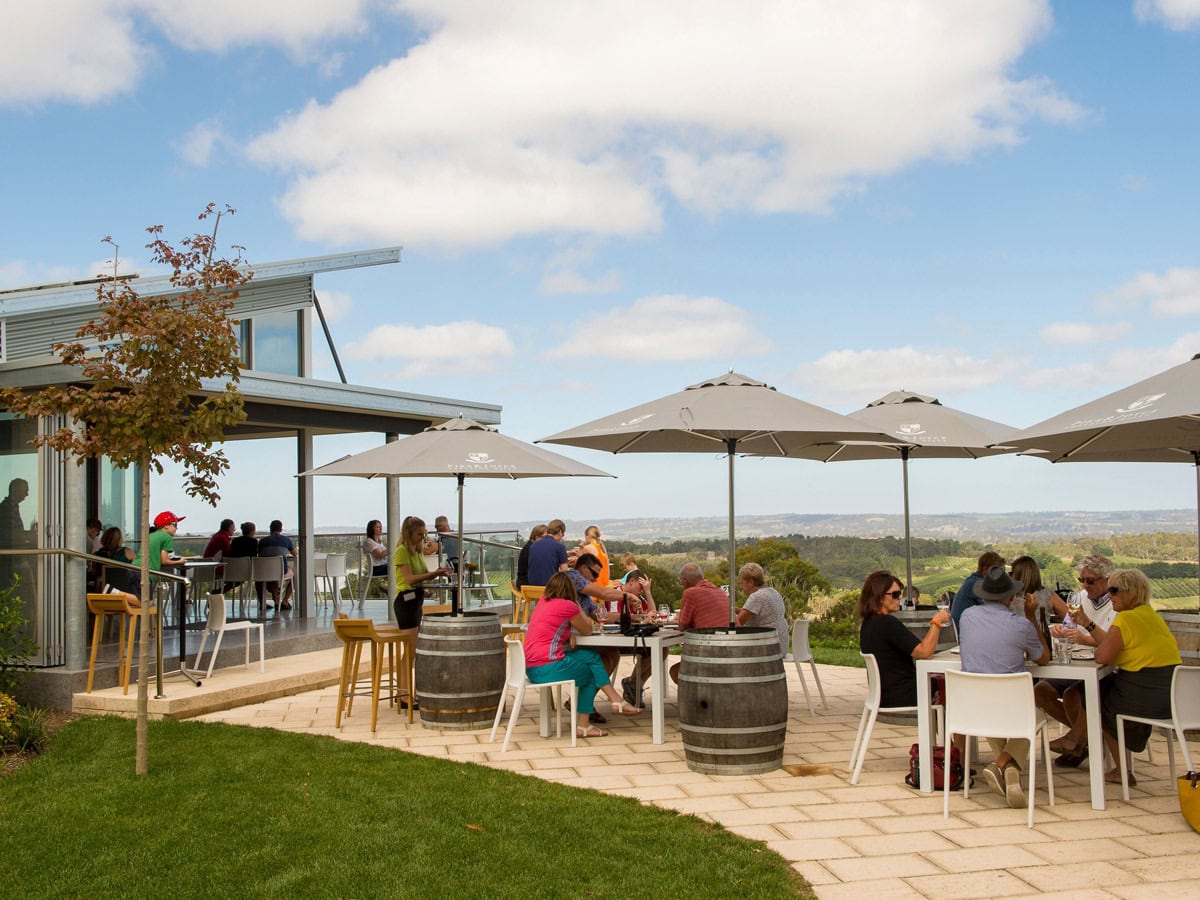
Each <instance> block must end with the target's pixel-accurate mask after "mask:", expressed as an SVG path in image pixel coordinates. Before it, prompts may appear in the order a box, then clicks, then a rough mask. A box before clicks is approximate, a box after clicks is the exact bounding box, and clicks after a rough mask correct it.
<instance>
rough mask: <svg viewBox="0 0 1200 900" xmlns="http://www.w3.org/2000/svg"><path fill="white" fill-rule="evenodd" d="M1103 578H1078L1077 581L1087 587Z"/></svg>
mask: <svg viewBox="0 0 1200 900" xmlns="http://www.w3.org/2000/svg"><path fill="white" fill-rule="evenodd" d="M1103 580H1104V579H1103V578H1080V579H1079V583H1080V584H1086V585H1087V586H1088V587H1091V586H1092V585H1093V584H1096V583H1098V582H1101V581H1103Z"/></svg>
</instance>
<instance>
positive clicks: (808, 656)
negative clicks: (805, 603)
mask: <svg viewBox="0 0 1200 900" xmlns="http://www.w3.org/2000/svg"><path fill="white" fill-rule="evenodd" d="M811 621H812V620H811V619H809V618H807V617H806V616H800V617H799V618H798V619H796V621H795V622H793V623H792V662H794V663H795V664H796V674H797V675H799V676H800V687H802V688H804V699H805V700H806V701H807V702H808V714H809V715H810V716H815V715H816V714H817V710H816V709H815V708H814V707H813V702H812V695H811V694H810V693H809V692H808V682H806V681H805V680H804V667H803V666H802V665H801V663H808V664H809V666H810V667H811V668H812V676H813V679H814V680H815V681H816V682H817V690H818V691H820V692H821V706H823V707H824V708H825V709H828V708H829V704H828V703H827V702H826V701H825V688H824V686H823V685H822V684H821V676H820V674H819V673H818V672H817V661H816V660H815V659H813V654H812V647H810V646H809V645H808V623H809V622H811Z"/></svg>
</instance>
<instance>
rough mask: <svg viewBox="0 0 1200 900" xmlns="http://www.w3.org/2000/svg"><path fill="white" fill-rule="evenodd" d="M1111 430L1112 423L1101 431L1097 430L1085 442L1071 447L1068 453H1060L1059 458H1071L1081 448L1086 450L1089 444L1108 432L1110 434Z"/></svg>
mask: <svg viewBox="0 0 1200 900" xmlns="http://www.w3.org/2000/svg"><path fill="white" fill-rule="evenodd" d="M1110 431H1112V426H1111V425H1109V426H1108V427H1107V428H1102V429H1100V431H1097V432H1096V433H1095V434H1093V435H1092V436H1091V437H1090V438H1088V439H1087V440H1086V441H1084V442H1083V443H1081V444H1079V445H1078V446H1075V447H1072V448H1071V449H1070V450H1068V451H1067V452H1066V453H1063V454H1060V455H1059V457H1058V458H1059V459H1060V460H1062V459H1070V458H1071V457H1072V456H1074V455H1075V454H1076V453H1078V452H1079V451H1081V450H1086V449H1087V448H1088V447H1089V446H1091V445H1092V444H1093V443H1095V442H1096V441H1098V440H1100V438H1102V437H1104V436H1105V435H1106V434H1108V433H1109V432H1110Z"/></svg>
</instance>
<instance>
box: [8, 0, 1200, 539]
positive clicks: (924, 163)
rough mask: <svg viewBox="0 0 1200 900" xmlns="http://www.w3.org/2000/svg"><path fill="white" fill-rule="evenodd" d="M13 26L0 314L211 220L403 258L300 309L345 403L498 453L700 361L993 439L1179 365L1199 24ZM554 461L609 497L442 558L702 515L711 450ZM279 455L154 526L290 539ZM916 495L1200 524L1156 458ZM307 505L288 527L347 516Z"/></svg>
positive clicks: (163, 6) (701, 367) (1129, 2)
mask: <svg viewBox="0 0 1200 900" xmlns="http://www.w3.org/2000/svg"><path fill="white" fill-rule="evenodd" d="M6 33H7V38H8V40H7V41H6V43H7V44H8V45H9V47H10V48H11V52H6V54H5V55H4V56H3V57H2V58H0V127H2V128H3V132H4V134H5V138H6V140H5V163H6V164H5V165H4V166H3V167H2V168H0V196H3V197H4V199H5V203H4V207H5V209H6V215H5V216H4V217H3V219H0V233H2V234H3V238H4V240H3V242H2V244H0V286H5V287H15V286H20V285H26V284H32V283H38V282H43V281H53V280H61V279H65V278H75V277H84V276H87V275H91V274H95V272H96V271H98V268H99V266H100V265H101V264H102V262H103V260H104V259H105V257H106V253H105V250H106V248H105V247H104V246H102V245H101V244H100V238H101V237H103V236H104V235H106V234H110V235H113V237H114V238H115V239H116V240H118V241H119V242H120V243H121V247H122V251H121V252H122V255H123V256H124V257H126V258H128V259H129V260H130V262H131V265H133V266H134V267H137V265H138V264H139V263H142V262H144V259H145V256H144V252H142V250H141V246H142V244H144V243H145V240H144V231H143V229H144V228H145V227H146V226H148V225H151V224H159V223H161V224H163V225H165V226H166V230H167V233H168V234H169V235H173V236H176V237H178V236H182V235H183V234H186V233H187V232H188V231H190V230H191V229H192V228H193V223H194V216H195V214H196V212H198V211H199V210H200V209H201V208H202V207H203V206H204V204H205V203H207V202H209V201H216V202H218V203H229V204H231V205H233V206H235V207H237V209H238V215H237V216H236V217H235V218H234V219H233V220H231V221H229V222H228V223H227V225H228V227H227V228H226V226H225V225H223V226H222V227H223V228H225V229H226V230H224V235H225V236H226V237H227V238H228V239H229V240H230V241H236V242H237V243H240V244H243V245H245V246H246V248H247V253H248V256H249V258H250V259H251V261H255V260H259V261H271V260H281V259H292V258H296V257H301V256H310V255H317V254H323V253H332V252H338V251H341V250H352V249H362V248H370V247H377V246H387V245H395V244H399V245H403V247H404V257H403V261H402V262H401V264H400V265H398V266H387V267H382V268H379V269H371V270H359V271H351V272H345V273H335V274H331V275H326V276H322V277H320V278H319V279H318V282H317V289H318V293H319V295H320V296H321V298H322V300H323V302H324V303H325V305H326V306H327V308H328V311H329V312H330V316H331V318H332V320H333V322H332V329H333V333H334V339H335V341H336V343H337V346H338V349H339V353H340V355H341V357H342V360H343V364H344V365H345V367H346V370H347V375H348V377H349V379H350V380H351V381H353V382H357V383H360V384H373V385H380V386H385V387H390V388H395V389H398V390H405V391H412V392H416V393H427V394H437V395H443V396H450V397H461V398H470V399H474V400H482V401H486V402H494V403H500V404H502V405H503V407H504V412H503V425H502V430H503V431H505V432H506V433H508V434H511V435H513V436H516V437H520V438H523V439H526V440H533V439H536V438H540V437H544V436H546V435H549V434H551V433H553V432H556V431H559V430H562V429H564V428H567V427H570V426H572V425H576V424H580V423H581V422H583V421H586V420H588V419H591V418H595V417H598V416H601V415H605V414H608V413H611V412H616V411H618V410H620V409H623V408H625V407H628V406H632V405H635V404H637V403H641V402H644V401H646V400H649V399H652V398H655V397H658V396H661V395H664V394H668V393H672V392H674V391H676V390H679V389H680V388H682V387H684V386H685V385H688V384H691V383H694V382H697V381H700V380H702V379H704V378H706V377H709V376H712V375H715V374H717V373H720V372H722V371H725V370H728V369H731V368H732V369H736V370H737V371H740V372H743V373H745V374H748V375H752V376H755V377H758V378H761V379H763V380H765V381H767V382H769V383H771V384H773V385H775V386H776V387H778V388H779V389H780V390H783V391H786V392H788V393H790V394H793V395H795V396H798V397H801V398H803V399H805V400H808V401H810V402H814V403H818V404H821V405H824V406H827V407H829V408H831V409H835V410H837V411H839V412H850V411H852V410H855V409H858V408H861V407H862V406H864V405H865V404H866V403H867V402H868V401H870V400H872V399H875V398H876V397H878V396H881V395H882V394H885V393H887V392H888V391H891V390H895V389H900V388H906V389H910V390H917V391H920V392H922V393H926V394H932V395H934V396H937V397H939V398H940V399H941V400H942V401H943V402H944V403H945V404H947V405H950V406H953V407H956V408H959V409H962V410H965V411H968V412H972V413H975V414H977V415H982V416H986V417H988V418H992V419H996V420H999V421H1001V422H1005V423H1007V424H1011V425H1014V426H1018V427H1025V426H1028V425H1032V424H1034V423H1035V422H1038V421H1040V420H1042V419H1044V418H1047V417H1049V416H1051V415H1054V414H1056V413H1058V412H1061V411H1062V410H1064V409H1066V408H1068V407H1070V406H1074V405H1076V404H1078V403H1082V402H1085V401H1087V400H1090V399H1093V398H1095V397H1097V396H1099V395H1101V394H1103V393H1106V392H1107V391H1109V390H1113V389H1116V388H1118V387H1120V386H1122V385H1125V384H1128V383H1130V382H1132V381H1135V380H1137V379H1139V378H1142V377H1146V376H1148V375H1151V374H1153V373H1155V372H1157V371H1161V370H1162V369H1165V368H1167V367H1169V366H1172V365H1176V364H1178V363H1181V362H1183V361H1185V360H1186V359H1188V358H1190V357H1191V356H1192V355H1193V354H1194V353H1196V352H1200V259H1198V258H1197V249H1196V246H1197V245H1196V235H1197V229H1196V219H1197V215H1196V212H1195V211H1196V209H1198V208H1200V204H1198V203H1197V201H1198V200H1200V168H1198V167H1197V166H1196V164H1195V157H1196V150H1195V148H1196V147H1197V146H1198V145H1200V141H1198V135H1197V128H1198V126H1197V122H1198V121H1200V120H1198V117H1197V115H1196V112H1197V110H1196V100H1195V86H1196V84H1198V83H1200V0H1111V2H1106V3H1087V4H1084V3H1077V2H1076V3H1070V2H1063V3H1058V2H1039V0H978V2H972V3H962V2H958V0H942V2H932V0H929V2H910V3H905V4H896V3H891V2H884V0H843V2H838V3H827V2H801V0H794V2H786V3H785V2H780V3H769V2H753V0H743V2H740V3H737V4H733V3H716V2H712V3H698V2H695V0H692V2H662V3H658V4H654V5H648V4H645V3H633V2H582V0H580V2H575V0H553V2H549V0H547V2H532V0H531V2H513V3H506V4H479V3H477V2H470V0H447V2H435V0H415V2H400V0H393V2H385V0H308V2H297V0H292V2H288V3H283V2H276V0H256V2H255V3H253V4H245V3H234V2H232V0H209V2H205V3H198V2H191V0H172V2H168V0H71V2H68V0H62V2H57V3H51V4H45V3H37V4H35V3H32V2H19V3H16V4H11V5H10V13H9V22H8V23H7V27H6ZM318 365H319V367H320V371H319V374H320V375H321V376H322V377H328V378H331V379H332V378H334V377H335V375H334V370H333V367H332V363H331V362H330V360H329V358H328V356H327V355H319V356H318ZM368 445H369V443H366V442H363V441H362V440H361V439H359V440H351V439H323V440H322V441H320V442H319V443H318V447H317V453H318V457H319V461H322V462H323V461H327V460H329V459H333V458H336V457H338V456H341V455H343V454H344V453H346V452H350V451H352V450H356V449H363V448H365V447H366V446H368ZM565 452H567V453H568V454H571V455H574V456H575V457H576V458H578V459H581V460H583V461H585V462H588V463H591V464H593V465H596V466H599V467H601V468H604V469H606V470H607V471H609V472H612V473H613V474H615V475H617V476H618V478H617V480H616V481H612V482H605V483H603V484H598V483H596V482H595V481H593V480H591V479H580V480H575V481H562V480H553V481H536V482H534V481H526V482H521V483H519V484H516V485H513V484H499V483H497V484H491V483H485V482H475V483H473V484H472V485H471V486H470V488H469V491H468V505H467V516H466V518H467V526H468V527H470V526H471V524H472V523H473V522H484V521H489V522H490V521H497V520H507V519H517V520H521V521H534V520H539V519H545V518H550V517H553V516H560V517H563V518H567V519H574V520H581V519H605V518H613V517H626V516H659V515H665V516H681V515H689V516H691V515H706V514H712V515H719V514H722V513H723V512H724V510H725V491H726V485H725V466H724V464H723V462H722V461H721V459H720V458H719V457H717V456H716V455H714V456H712V457H707V456H697V457H665V456H657V455H649V456H636V455H625V456H620V457H613V456H608V455H604V454H599V453H595V452H590V451H583V450H570V449H567V450H566V451H565ZM291 453H292V452H291V450H290V449H287V450H285V449H283V448H281V447H280V446H270V445H266V446H264V445H240V446H238V447H235V448H233V451H232V453H231V456H232V458H233V460H234V463H235V471H234V472H233V473H232V474H231V475H229V476H228V477H227V478H226V479H225V491H224V494H225V501H224V502H223V503H222V505H221V508H220V509H219V510H217V511H215V512H214V511H211V510H207V509H206V508H204V507H202V506H200V505H198V504H195V503H194V502H192V501H189V500H187V499H185V498H183V496H182V492H181V491H180V490H179V488H178V486H177V482H178V478H177V477H176V476H175V473H171V475H170V476H169V477H168V478H165V479H158V480H157V481H156V483H155V486H154V493H155V501H154V506H155V507H156V508H160V507H165V506H171V507H172V508H176V507H177V510H176V511H177V512H186V513H188V514H189V515H191V516H193V517H194V519H193V521H195V520H199V521H198V522H197V529H198V530H203V529H204V527H205V526H204V525H203V523H204V522H206V521H207V520H209V519H213V520H215V519H217V518H220V517H222V516H225V515H228V516H230V517H232V518H235V519H238V520H241V519H243V518H255V519H256V520H266V519H269V518H272V517H273V516H274V515H280V516H281V517H283V518H284V519H287V518H288V517H289V512H290V509H291V504H290V502H286V503H283V504H281V503H280V500H279V492H280V491H281V490H287V489H290V478H291V476H290V475H289V471H290V470H289V469H288V464H290V462H291ZM281 455H282V458H283V460H284V463H285V464H284V465H283V466H281V465H279V461H280V457H281ZM899 476H900V472H899V465H898V463H890V462H871V463H845V464H831V465H825V466H820V464H817V463H808V462H799V461H785V460H744V461H740V462H739V466H738V491H737V494H738V510H739V512H742V513H747V514H749V513H757V514H769V513H781V512H798V513H802V512H840V511H845V512H894V511H897V510H898V509H899V508H900V502H901V498H900V488H899V482H900V477H899ZM911 478H912V504H913V511H914V512H915V513H922V512H928V513H938V512H967V511H971V510H979V511H983V512H995V511H1009V510H1053V509H1126V508H1158V507H1176V508H1178V507H1191V506H1192V505H1193V504H1194V503H1195V482H1194V480H1193V473H1192V471H1191V470H1190V469H1189V468H1188V467H1184V466H1151V465H1105V466H1084V465H1079V466H1050V465H1048V464H1046V463H1044V462H1041V461H1038V460H1032V459H992V460H985V461H981V462H978V463H967V462H942V461H922V462H914V463H913V465H912V471H911ZM329 481H333V480H332V479H330V480H329ZM338 482H339V483H338V484H336V485H333V484H322V485H320V486H319V494H318V521H319V522H322V523H329V524H333V523H357V522H359V521H360V520H365V519H366V518H369V517H372V516H376V515H380V514H381V509H382V496H383V495H382V487H381V486H379V485H369V484H361V483H359V482H357V481H345V483H343V480H341V479H339V480H338ZM401 502H402V506H403V507H404V511H405V512H410V511H411V512H418V513H421V514H423V515H424V516H425V517H426V518H431V517H432V516H433V515H435V514H437V513H438V512H442V511H446V512H452V508H451V505H452V502H453V492H452V490H451V487H450V484H449V483H448V482H447V483H441V482H437V481H428V480H425V481H415V480H414V481H411V482H405V483H403V484H402V487H401Z"/></svg>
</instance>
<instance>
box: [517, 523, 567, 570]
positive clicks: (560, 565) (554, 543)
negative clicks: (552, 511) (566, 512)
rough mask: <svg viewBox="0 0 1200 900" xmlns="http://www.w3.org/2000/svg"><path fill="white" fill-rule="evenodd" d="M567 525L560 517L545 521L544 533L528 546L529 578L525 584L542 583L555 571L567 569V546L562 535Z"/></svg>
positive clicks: (565, 531)
mask: <svg viewBox="0 0 1200 900" xmlns="http://www.w3.org/2000/svg"><path fill="white" fill-rule="evenodd" d="M566 533H567V526H566V524H565V523H564V522H563V520H562V519H551V520H550V521H549V522H547V523H546V534H545V535H543V536H542V537H540V538H538V539H537V540H536V541H534V542H533V543H532V544H531V545H530V547H529V580H528V581H526V584H536V585H543V584H545V583H546V582H547V581H549V580H550V576H551V575H553V574H554V573H555V572H565V571H566V569H567V548H566V547H564V546H563V544H562V540H563V536H564V535H565V534H566Z"/></svg>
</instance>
